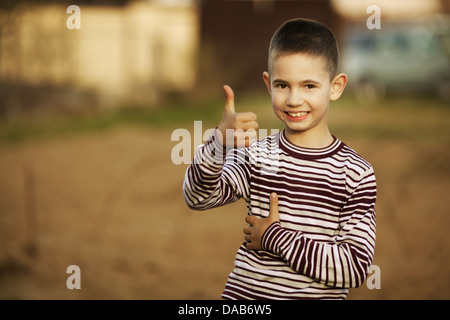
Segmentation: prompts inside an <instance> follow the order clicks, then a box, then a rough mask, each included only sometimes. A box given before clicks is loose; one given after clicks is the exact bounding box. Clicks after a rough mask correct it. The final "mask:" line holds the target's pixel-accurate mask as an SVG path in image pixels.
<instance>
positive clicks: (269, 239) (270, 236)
mask: <svg viewBox="0 0 450 320" xmlns="http://www.w3.org/2000/svg"><path fill="white" fill-rule="evenodd" d="M288 233H289V231H288V230H286V229H283V228H282V227H281V224H280V222H279V221H275V222H274V223H272V224H271V225H270V226H269V227H268V228H267V229H266V231H264V233H263V236H262V238H261V246H262V248H263V249H265V250H268V251H272V252H273V253H275V254H280V246H279V242H280V239H282V238H283V236H284V235H287V234H288Z"/></svg>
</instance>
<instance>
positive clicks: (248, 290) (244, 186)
mask: <svg viewBox="0 0 450 320" xmlns="http://www.w3.org/2000/svg"><path fill="white" fill-rule="evenodd" d="M225 153H226V152H225V151H224V150H223V147H222V146H221V144H220V142H218V140H217V138H216V136H215V135H214V134H213V135H212V136H211V138H210V139H209V140H208V141H207V142H206V143H205V144H203V145H201V146H199V147H198V148H197V150H196V153H195V157H194V162H193V164H191V165H190V166H189V167H188V169H187V171H186V176H185V181H184V184H183V194H184V197H185V200H186V203H187V204H188V206H189V207H190V208H192V209H195V210H207V209H210V208H214V207H218V206H222V205H225V204H228V203H231V202H234V201H237V200H239V199H240V198H243V199H244V200H245V201H246V203H247V208H248V214H251V215H255V216H259V217H267V216H268V214H269V196H270V194H271V193H272V192H276V193H277V194H278V199H279V213H280V222H279V223H274V224H272V225H271V226H270V227H269V228H268V229H267V230H266V232H265V233H264V236H263V239H262V245H263V247H264V248H265V249H266V250H258V251H254V250H248V249H247V248H246V246H245V243H244V244H242V245H241V247H240V248H239V249H238V252H237V254H236V259H235V268H234V270H233V271H232V272H231V274H230V275H229V278H228V282H227V284H226V286H225V289H224V292H223V293H222V297H223V298H227V299H345V298H346V296H347V294H348V289H349V288H352V287H358V286H360V285H361V284H362V283H363V282H364V280H365V278H366V276H367V272H368V270H369V267H370V265H371V263H372V258H373V254H374V247H375V200H376V181H375V175H374V171H373V168H372V166H371V165H370V164H369V163H368V162H367V161H365V160H364V159H363V158H362V157H361V156H359V155H358V154H357V153H356V152H355V151H354V150H352V149H351V148H349V147H348V146H347V145H345V144H344V143H343V142H342V141H340V140H339V139H337V138H334V141H333V143H332V144H331V145H330V146H328V147H326V148H322V149H307V148H301V147H298V146H296V145H294V144H292V143H291V142H289V141H288V140H287V139H286V136H285V133H284V131H282V132H280V133H278V134H275V135H272V136H269V137H267V138H265V139H263V140H261V141H257V142H254V143H253V144H252V145H251V146H250V147H248V148H241V149H233V150H231V151H230V152H228V153H227V154H226V156H225Z"/></svg>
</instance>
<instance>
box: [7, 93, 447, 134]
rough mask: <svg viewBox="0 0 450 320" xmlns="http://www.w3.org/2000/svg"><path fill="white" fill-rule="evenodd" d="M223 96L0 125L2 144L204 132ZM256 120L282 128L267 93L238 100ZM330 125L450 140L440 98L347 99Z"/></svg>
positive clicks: (216, 117) (345, 130)
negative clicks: (130, 130)
mask: <svg viewBox="0 0 450 320" xmlns="http://www.w3.org/2000/svg"><path fill="white" fill-rule="evenodd" d="M224 103H225V97H224V96H220V97H214V98H210V99H205V100H202V101H191V100H190V101H188V100H180V99H178V100H173V101H169V102H166V103H164V104H162V105H160V106H158V107H157V108H143V107H132V106H124V107H122V108H118V109H117V110H114V111H105V112H97V113H96V114H85V115H72V116H52V115H45V116H40V117H34V118H33V117H24V118H18V119H15V120H14V121H12V120H10V121H8V122H3V123H1V122H0V143H19V142H22V141H26V140H29V139H36V138H43V137H51V136H58V135H65V134H77V133H84V132H93V131H104V130H108V129H111V128H115V127H117V126H123V125H127V126H128V125H137V126H143V127H152V128H154V127H158V128H161V127H163V128H167V129H169V130H170V129H175V128H178V127H185V128H188V129H189V128H191V127H192V125H193V122H194V121H196V120H202V121H203V129H205V130H206V128H212V127H215V126H216V125H217V124H218V123H219V121H220V119H221V116H222V112H223V106H224ZM244 111H252V112H255V113H256V114H257V115H258V119H259V124H260V128H265V129H269V132H270V129H275V128H277V129H282V128H283V124H282V123H281V121H280V120H279V119H277V118H276V117H275V115H274V114H273V111H272V108H271V101H270V97H269V96H268V94H267V93H258V94H247V95H242V96H236V112H244ZM329 125H330V129H331V131H332V133H333V134H335V135H337V136H338V137H340V138H344V139H345V138H346V137H364V138H367V139H401V140H405V139H406V140H414V139H419V140H426V139H442V140H444V141H447V142H448V141H449V138H450V108H449V106H448V103H446V102H443V101H440V100H438V99H433V98H430V99H427V98H423V97H422V98H405V97H390V98H388V99H386V100H384V101H382V102H380V103H379V104H377V105H373V106H363V105H360V104H358V103H357V102H356V101H355V100H353V99H352V97H351V96H343V97H342V98H341V99H339V100H338V101H337V102H333V103H332V104H331V107H330V115H329Z"/></svg>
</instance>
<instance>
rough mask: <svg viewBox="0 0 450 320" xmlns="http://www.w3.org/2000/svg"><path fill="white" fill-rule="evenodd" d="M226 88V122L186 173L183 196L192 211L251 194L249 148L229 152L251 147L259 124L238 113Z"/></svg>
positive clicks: (222, 203) (249, 114)
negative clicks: (247, 148)
mask: <svg viewBox="0 0 450 320" xmlns="http://www.w3.org/2000/svg"><path fill="white" fill-rule="evenodd" d="M224 89H225V93H226V95H227V100H226V104H225V110H224V113H223V116H222V120H221V122H220V124H219V126H218V127H217V128H216V130H214V132H213V134H212V135H211V137H210V139H209V140H208V141H207V142H206V143H205V144H203V145H201V146H199V147H198V148H197V150H196V152H195V156H194V161H193V163H192V164H191V165H190V166H189V167H188V169H187V170H186V175H185V179H184V183H183V195H184V198H185V200H186V203H187V204H188V206H189V207H190V208H191V209H195V210H206V209H210V208H214V207H217V206H221V205H224V204H227V203H230V202H233V201H236V200H237V199H239V198H240V197H242V196H245V195H246V193H248V186H247V181H248V179H249V172H248V167H247V166H246V165H245V164H246V163H248V156H247V153H246V149H244V148H240V149H233V150H232V151H230V152H229V153H228V155H226V154H227V149H228V150H229V149H231V148H233V147H243V146H248V145H249V144H250V142H251V140H252V139H253V138H254V137H255V136H256V129H257V127H258V123H257V122H256V115H255V114H254V113H251V112H245V113H236V112H235V109H234V93H233V90H232V89H231V88H230V87H228V86H225V87H224ZM227 131H228V132H227ZM227 134H228V137H227V136H226V135H227ZM227 138H228V139H227Z"/></svg>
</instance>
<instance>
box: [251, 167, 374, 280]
mask: <svg viewBox="0 0 450 320" xmlns="http://www.w3.org/2000/svg"><path fill="white" fill-rule="evenodd" d="M375 199H376V182H375V176H374V174H373V171H372V170H370V171H369V172H367V174H366V176H365V177H364V178H363V179H362V180H361V181H360V184H359V186H358V188H357V189H356V190H355V191H354V193H353V194H352V196H351V198H350V199H349V201H348V202H347V203H346V206H345V207H344V208H343V211H342V217H343V219H345V223H343V225H342V226H341V229H340V230H339V232H338V234H337V235H336V236H335V237H334V238H333V241H332V242H329V243H325V242H323V241H317V240H313V239H311V238H308V237H307V236H306V235H305V234H304V233H303V232H300V231H291V230H287V229H284V228H282V227H281V224H280V222H279V218H278V200H277V199H276V198H272V197H271V199H270V200H271V202H270V205H271V210H270V214H269V217H268V218H266V219H258V218H256V217H250V216H249V217H247V222H248V223H250V224H252V226H251V227H247V228H245V229H244V233H245V234H246V236H245V239H246V241H251V242H250V243H248V244H247V248H249V249H265V250H269V251H271V252H273V253H275V254H277V255H279V256H281V257H282V258H283V259H285V260H286V262H287V263H288V265H289V266H290V267H291V268H292V269H294V270H295V271H296V272H299V273H301V274H304V275H307V276H309V277H311V278H313V279H315V280H317V281H319V282H321V283H323V284H325V285H328V286H331V287H340V288H356V287H358V286H360V285H361V284H363V282H364V281H365V279H366V277H367V273H368V270H369V267H370V265H371V264H372V259H373V254H374V249H375ZM269 223H270V225H269V226H268V227H267V225H268V224H269ZM261 232H262V233H261ZM258 235H259V236H258Z"/></svg>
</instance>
